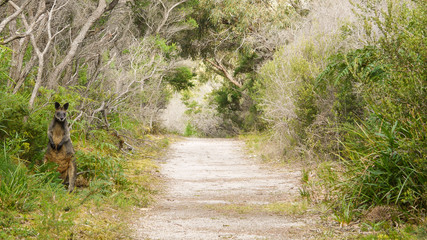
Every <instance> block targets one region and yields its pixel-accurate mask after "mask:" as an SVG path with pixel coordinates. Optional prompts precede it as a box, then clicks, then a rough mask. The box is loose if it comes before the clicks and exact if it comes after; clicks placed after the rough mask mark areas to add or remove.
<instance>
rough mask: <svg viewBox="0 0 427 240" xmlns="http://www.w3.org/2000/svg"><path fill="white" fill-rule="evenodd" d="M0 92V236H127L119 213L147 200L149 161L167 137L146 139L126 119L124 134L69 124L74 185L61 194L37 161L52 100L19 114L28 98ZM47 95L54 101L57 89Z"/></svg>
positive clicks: (152, 170) (54, 176) (152, 171)
mask: <svg viewBox="0 0 427 240" xmlns="http://www.w3.org/2000/svg"><path fill="white" fill-rule="evenodd" d="M0 94H1V99H2V102H4V103H5V102H6V103H7V104H6V105H4V104H2V109H1V113H2V118H1V119H0V126H1V127H2V128H1V129H2V131H1V133H0V136H1V140H2V144H1V154H0V214H1V218H0V219H1V222H0V229H1V231H0V238H2V239H16V238H25V239H68V238H76V239H100V238H102V239H123V238H131V234H130V232H131V231H129V226H128V225H127V223H128V222H127V221H126V219H127V218H129V216H131V214H132V211H131V210H132V209H133V208H135V207H146V206H148V204H149V203H150V202H151V201H152V194H154V193H155V188H154V185H155V184H156V182H157V177H156V176H157V175H156V173H157V166H156V164H155V163H154V162H153V159H155V158H157V157H158V156H159V154H160V152H161V151H162V149H163V148H164V147H166V146H167V144H168V141H167V139H165V138H162V137H152V136H150V135H149V134H146V133H145V132H144V128H142V127H140V126H138V125H136V124H135V125H132V124H130V123H128V124H130V125H128V126H127V127H129V128H128V129H126V128H123V129H121V131H127V133H128V135H126V136H127V137H126V139H124V136H122V135H120V134H118V133H116V132H113V131H107V130H105V129H93V130H89V131H83V129H82V128H81V127H80V126H79V125H77V124H73V126H74V128H73V130H72V132H71V136H72V140H73V143H74V148H75V149H76V159H77V170H78V172H79V173H80V175H79V176H78V179H77V182H76V185H77V189H76V190H75V191H74V192H73V193H68V192H67V190H66V188H65V187H64V185H63V184H62V182H61V179H60V178H59V173H57V172H56V170H55V169H56V166H55V164H43V163H42V162H41V160H42V158H43V153H44V149H45V148H46V146H47V144H48V140H47V135H46V132H47V127H48V123H49V121H50V119H51V118H52V117H53V112H54V107H53V103H52V104H50V105H47V106H41V107H40V108H39V109H38V111H37V112H34V113H32V114H29V116H28V117H27V118H26V120H24V117H25V116H26V114H28V113H29V112H30V111H29V109H28V105H27V100H28V99H27V98H26V97H24V96H21V95H14V94H8V93H6V92H5V91H4V90H2V91H1V92H0ZM53 97H54V98H55V99H57V100H60V95H59V94H58V95H54V96H53ZM61 100H62V99H61ZM71 108H72V107H71ZM46 116H49V118H47V117H46ZM69 117H70V118H72V117H73V111H72V110H71V115H70V116H69ZM124 144H125V145H124ZM131 147H132V149H130V148H131ZM106 226H107V227H106Z"/></svg>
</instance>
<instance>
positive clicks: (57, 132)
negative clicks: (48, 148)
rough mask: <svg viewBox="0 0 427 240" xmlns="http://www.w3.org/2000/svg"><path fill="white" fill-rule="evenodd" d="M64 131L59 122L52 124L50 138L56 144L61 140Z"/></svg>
mask: <svg viewBox="0 0 427 240" xmlns="http://www.w3.org/2000/svg"><path fill="white" fill-rule="evenodd" d="M64 134H65V131H64V127H63V126H61V124H58V123H57V124H54V125H53V128H52V140H53V143H55V144H58V143H60V142H61V140H62V138H63V137H64Z"/></svg>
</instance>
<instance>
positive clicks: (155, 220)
mask: <svg viewBox="0 0 427 240" xmlns="http://www.w3.org/2000/svg"><path fill="white" fill-rule="evenodd" d="M243 147H244V143H242V142H240V141H236V140H224V139H197V138H187V139H185V140H184V141H180V142H177V143H174V144H172V146H171V150H170V153H169V155H168V157H167V159H166V161H165V163H164V164H162V170H161V172H162V174H163V175H164V176H165V177H166V191H165V194H164V195H162V196H161V199H160V200H159V201H158V203H157V204H156V205H155V206H154V207H153V208H152V209H150V210H149V211H147V212H146V213H145V214H144V216H143V217H141V218H140V219H139V221H138V223H136V224H135V228H136V232H137V236H136V237H135V238H136V239H165V240H172V239H203V240H205V239H308V238H310V237H311V235H312V234H313V231H314V229H310V228H314V227H313V226H312V225H313V222H312V221H311V220H309V219H306V218H304V217H303V216H299V215H297V216H295V214H286V209H285V211H284V212H281V211H275V207H279V210H280V208H283V206H285V208H286V206H293V205H292V203H293V202H294V201H296V199H297V198H298V196H299V192H298V186H299V179H300V172H299V171H295V170H286V169H284V170H277V169H273V168H271V167H269V166H268V165H266V164H260V163H258V162H257V161H256V160H254V159H251V158H249V157H247V156H245V155H244V151H243ZM278 212H279V213H278Z"/></svg>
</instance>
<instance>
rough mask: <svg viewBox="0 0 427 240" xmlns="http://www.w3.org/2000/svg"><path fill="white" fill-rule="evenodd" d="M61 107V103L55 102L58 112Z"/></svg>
mask: <svg viewBox="0 0 427 240" xmlns="http://www.w3.org/2000/svg"><path fill="white" fill-rule="evenodd" d="M59 107H61V104H59V102H55V109H56V110H58V109H59Z"/></svg>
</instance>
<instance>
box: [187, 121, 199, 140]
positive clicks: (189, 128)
mask: <svg viewBox="0 0 427 240" xmlns="http://www.w3.org/2000/svg"><path fill="white" fill-rule="evenodd" d="M197 135H198V133H197V130H196V128H195V127H193V125H191V124H190V123H187V126H186V127H185V131H184V136H186V137H192V136H197Z"/></svg>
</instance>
